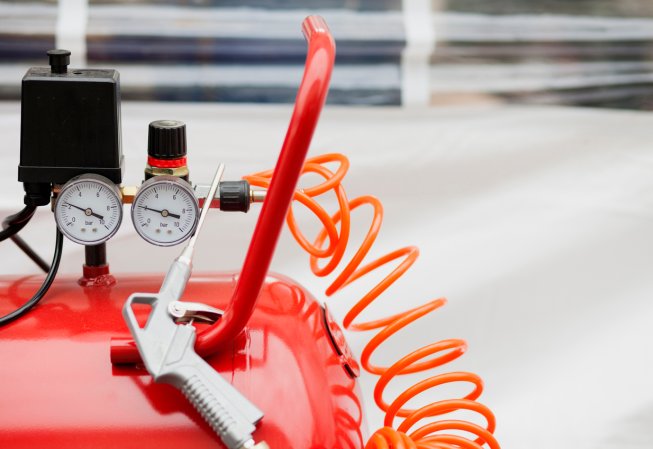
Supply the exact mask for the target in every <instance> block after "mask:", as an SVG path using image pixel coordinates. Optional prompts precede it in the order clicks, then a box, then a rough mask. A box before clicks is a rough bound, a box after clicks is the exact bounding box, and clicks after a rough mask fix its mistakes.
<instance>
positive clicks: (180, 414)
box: [0, 274, 366, 449]
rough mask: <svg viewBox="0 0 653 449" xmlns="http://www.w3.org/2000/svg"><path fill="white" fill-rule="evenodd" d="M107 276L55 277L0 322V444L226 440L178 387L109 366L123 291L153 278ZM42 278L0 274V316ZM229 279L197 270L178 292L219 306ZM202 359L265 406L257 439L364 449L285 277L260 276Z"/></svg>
mask: <svg viewBox="0 0 653 449" xmlns="http://www.w3.org/2000/svg"><path fill="white" fill-rule="evenodd" d="M116 278H117V282H116V284H115V285H113V286H110V287H88V288H83V287H80V286H79V285H78V284H77V281H76V279H74V278H72V277H64V276H60V277H58V278H57V280H56V281H55V283H54V284H53V286H52V288H51V289H50V291H49V292H48V295H47V296H46V298H45V299H44V300H43V302H42V303H41V304H39V305H38V306H37V307H36V308H35V309H34V310H33V311H32V312H30V313H29V314H28V315H26V316H25V317H24V318H21V319H20V320H17V321H15V322H13V323H10V324H8V325H7V326H5V327H3V328H2V331H1V332H0V360H2V361H3V363H2V367H1V368H0V447H2V448H16V449H20V448H38V447H65V448H70V449H75V448H82V447H83V448H94V449H102V448H124V449H129V448H149V447H152V448H157V449H167V448H175V449H178V448H186V447H188V448H193V449H199V448H214V449H215V448H221V447H223V446H222V444H221V443H220V442H219V439H218V437H217V436H216V435H215V434H214V433H213V431H212V430H211V429H210V428H209V427H208V426H207V425H206V424H205V422H204V421H203V419H202V418H201V417H200V416H199V414H197V413H196V412H195V410H194V409H193V408H192V406H191V405H190V404H189V403H188V402H187V401H186V400H185V398H183V396H181V394H180V393H179V392H178V391H177V390H175V389H174V388H172V387H170V386H168V385H158V384H154V383H153V382H152V379H151V377H150V376H149V375H148V374H147V372H146V371H145V370H144V369H143V368H142V367H138V366H133V365H129V366H120V365H113V367H112V365H111V364H110V363H109V360H108V357H107V352H108V349H109V339H110V338H111V337H113V336H123V337H126V336H128V335H129V333H128V330H127V328H126V326H125V323H124V321H123V318H122V315H121V308H122V305H123V304H124V302H125V300H126V299H127V297H128V296H129V295H130V294H131V293H133V292H135V291H144V292H155V291H158V289H159V287H160V285H161V281H162V275H161V276H136V275H129V276H120V275H116ZM40 282H41V280H40V278H38V277H36V276H32V277H24V278H21V279H16V278H7V277H5V278H0V313H5V312H7V311H9V310H11V309H14V308H16V307H17V306H18V305H20V304H22V303H23V302H24V301H26V300H27V299H28V298H29V297H30V296H31V295H32V294H33V292H34V291H35V290H36V288H37V287H38V285H39V284H40ZM236 284H237V278H236V275H235V274H201V275H195V276H193V277H192V279H191V281H190V282H189V284H188V287H187V289H186V292H185V295H184V299H186V300H192V301H200V302H204V303H207V304H210V305H213V306H215V307H218V308H224V307H225V306H226V305H227V303H228V302H229V301H230V299H231V297H232V295H233V292H234V289H235V286H236ZM137 314H138V311H137ZM146 314H147V310H143V311H142V313H141V314H140V316H143V317H144V316H146ZM207 360H208V361H209V363H210V364H211V365H212V366H213V367H214V368H215V369H216V370H217V371H218V372H220V373H221V374H222V375H223V376H225V378H226V379H228V380H229V381H230V382H231V383H232V384H233V385H234V386H236V387H237V388H238V390H239V391H240V392H242V393H243V394H244V395H245V396H246V397H248V398H250V399H251V400H252V401H253V402H254V403H255V404H256V405H257V406H258V407H260V408H261V409H262V410H263V411H264V413H265V418H264V419H263V421H262V422H261V424H260V425H259V429H258V430H257V431H256V433H255V437H256V439H257V441H258V440H265V441H267V442H268V443H269V444H270V447H271V448H273V449H281V448H283V449H348V448H362V447H363V443H362V441H363V437H365V436H366V435H363V434H362V433H363V432H362V431H361V428H362V427H364V426H363V418H362V415H363V414H362V410H361V403H360V401H359V399H358V397H359V396H358V389H357V384H356V382H355V380H354V379H352V378H351V377H350V376H349V375H348V374H347V373H346V372H345V370H343V368H342V365H341V358H340V357H339V356H338V354H336V352H335V351H334V348H333V345H332V342H331V340H330V337H329V335H328V333H327V331H326V328H325V317H324V314H323V310H322V308H321V307H320V306H319V304H318V303H317V302H316V301H315V300H314V299H313V298H312V297H311V295H310V294H309V293H308V292H306V291H305V290H304V289H302V288H301V287H299V286H297V285H296V284H294V283H293V282H292V281H290V280H288V279H286V278H283V277H281V276H276V275H275V276H267V277H266V279H265V282H264V284H263V288H262V289H261V293H260V295H259V299H258V303H257V307H256V309H255V310H254V312H253V314H252V316H251V319H250V320H249V322H248V325H247V327H246V328H245V330H244V332H241V333H239V334H238V336H237V338H235V339H234V340H232V341H231V342H230V344H229V345H227V346H225V347H223V350H222V351H221V352H219V353H218V354H216V355H214V356H212V357H209V358H208V359H207Z"/></svg>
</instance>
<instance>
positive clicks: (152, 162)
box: [147, 156, 187, 168]
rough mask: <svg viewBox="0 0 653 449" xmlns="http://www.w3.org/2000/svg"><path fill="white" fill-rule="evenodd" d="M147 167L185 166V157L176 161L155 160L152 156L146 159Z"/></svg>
mask: <svg viewBox="0 0 653 449" xmlns="http://www.w3.org/2000/svg"><path fill="white" fill-rule="evenodd" d="M147 165H150V166H152V167H157V168H177V167H185V166H186V165H187V162H186V156H184V157H179V158H177V159H157V158H155V157H152V156H148V157H147Z"/></svg>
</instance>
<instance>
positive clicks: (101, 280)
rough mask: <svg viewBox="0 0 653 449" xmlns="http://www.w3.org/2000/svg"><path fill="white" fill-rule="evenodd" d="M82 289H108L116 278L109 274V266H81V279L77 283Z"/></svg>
mask: <svg viewBox="0 0 653 449" xmlns="http://www.w3.org/2000/svg"><path fill="white" fill-rule="evenodd" d="M77 282H78V283H79V285H81V286H82V287H109V286H110V285H113V284H115V283H116V278H115V277H113V275H112V274H111V273H110V272H109V264H104V265H98V266H95V265H86V264H84V265H83V266H82V277H81V278H79V280H78V281H77Z"/></svg>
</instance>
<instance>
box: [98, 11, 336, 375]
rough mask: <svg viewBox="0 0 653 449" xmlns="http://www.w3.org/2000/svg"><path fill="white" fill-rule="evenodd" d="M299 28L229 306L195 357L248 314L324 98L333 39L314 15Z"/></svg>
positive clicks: (201, 339) (117, 344)
mask: <svg viewBox="0 0 653 449" xmlns="http://www.w3.org/2000/svg"><path fill="white" fill-rule="evenodd" d="M302 31H303V33H304V36H305V37H306V40H307V41H308V53H307V56H306V64H305V66H304V76H303V78H302V82H301V85H300V86H299V91H298V92H297V99H296V100H295V108H294V110H293V114H292V118H291V119H290V124H289V125H288V131H287V132H286V138H285V140H284V142H283V146H282V148H281V153H280V154H279V159H278V161H277V165H276V167H275V169H274V175H273V177H272V182H271V184H270V188H269V189H268V192H267V195H266V197H265V201H264V203H263V207H262V209H261V214H260V216H259V219H258V222H257V223H256V228H255V229H254V235H253V236H252V240H251V242H250V245H249V249H248V251H247V256H246V257H245V262H244V264H243V268H242V270H241V273H240V276H239V277H238V283H237V284H236V288H235V290H234V295H233V297H232V299H231V304H230V305H229V307H228V308H227V310H226V312H225V314H224V316H223V317H222V318H221V319H220V321H219V322H218V323H217V324H216V325H215V326H212V327H210V328H208V329H206V330H205V331H204V332H201V333H200V334H198V336H197V342H196V344H195V349H196V351H197V353H198V354H200V355H201V356H208V355H211V354H213V353H215V352H217V351H218V350H219V349H220V348H221V347H222V345H224V344H227V343H229V342H230V341H232V340H233V338H234V337H235V336H236V335H238V334H239V333H240V331H242V330H243V328H244V327H245V325H246V324H247V322H248V321H249V318H250V316H251V315H252V312H253V310H254V306H255V305H256V299H257V297H258V294H259V291H260V290H261V286H262V285H263V282H264V280H265V276H266V275H267V272H268V269H269V267H270V262H271V261H272V256H273V255H274V250H275V248H276V245H277V240H278V239H279V235H280V234H281V230H282V228H283V223H284V220H285V217H286V214H287V212H288V208H289V207H290V202H291V201H292V198H293V193H294V191H295V187H296V186H297V181H298V180H299V176H300V173H301V169H302V166H303V165H304V160H305V159H306V153H307V152H308V147H309V145H310V143H311V139H312V137H313V132H314V131H315V128H316V126H317V122H318V119H319V117H320V112H321V111H322V107H323V106H324V102H325V101H326V97H327V93H328V91H329V81H330V80H331V72H332V71H333V63H334V60H335V43H334V41H333V37H332V36H331V33H330V32H329V28H328V27H327V24H326V22H325V21H324V19H323V18H322V17H319V16H309V17H307V18H306V19H305V20H304V22H303V23H302ZM139 358H140V357H139V354H138V350H137V349H136V346H135V344H134V342H133V341H132V340H123V339H114V340H113V341H112V342H111V361H112V362H113V363H133V362H137V361H138V360H139Z"/></svg>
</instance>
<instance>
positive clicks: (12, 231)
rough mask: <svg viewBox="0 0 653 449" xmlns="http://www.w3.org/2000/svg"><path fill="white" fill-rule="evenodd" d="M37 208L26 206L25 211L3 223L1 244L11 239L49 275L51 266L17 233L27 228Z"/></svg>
mask: <svg viewBox="0 0 653 449" xmlns="http://www.w3.org/2000/svg"><path fill="white" fill-rule="evenodd" d="M34 212H36V206H25V207H24V208H23V210H21V211H20V212H18V213H17V214H14V215H10V216H8V217H7V218H5V219H4V220H3V221H2V230H1V231H0V242H1V241H3V240H5V239H7V238H11V240H12V241H13V242H14V243H15V244H16V246H18V248H20V249H21V250H22V251H23V252H24V253H25V254H26V255H27V257H29V258H30V259H32V260H33V261H34V263H35V264H36V265H38V266H39V268H40V269H41V270H43V271H44V272H45V273H47V272H48V271H49V270H50V265H48V263H47V262H46V261H45V260H43V259H42V258H41V256H39V255H38V254H36V251H34V250H33V249H32V248H31V247H30V246H29V245H28V244H27V242H26V241H25V240H23V239H22V238H20V237H19V236H18V235H17V233H18V232H19V231H20V230H21V229H23V227H25V225H26V224H27V223H29V221H30V220H31V219H32V217H33V216H34Z"/></svg>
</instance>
